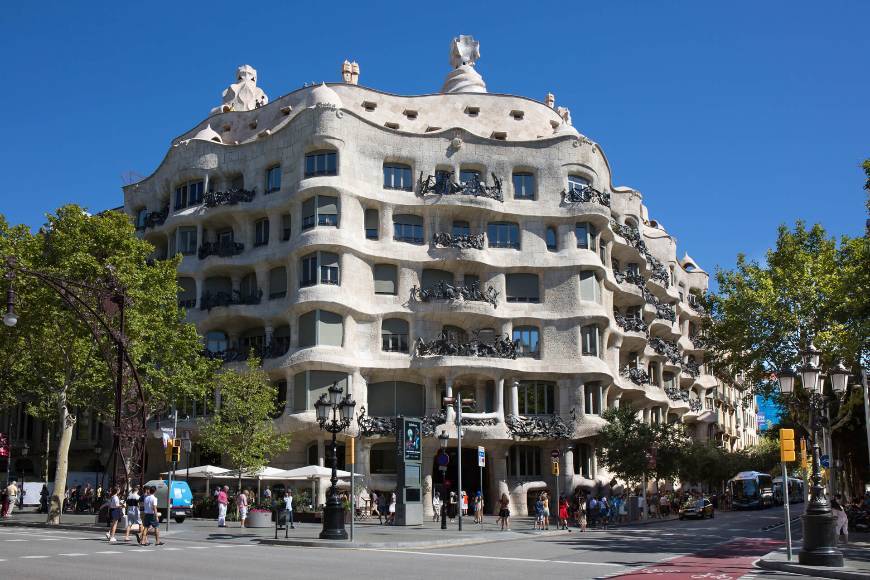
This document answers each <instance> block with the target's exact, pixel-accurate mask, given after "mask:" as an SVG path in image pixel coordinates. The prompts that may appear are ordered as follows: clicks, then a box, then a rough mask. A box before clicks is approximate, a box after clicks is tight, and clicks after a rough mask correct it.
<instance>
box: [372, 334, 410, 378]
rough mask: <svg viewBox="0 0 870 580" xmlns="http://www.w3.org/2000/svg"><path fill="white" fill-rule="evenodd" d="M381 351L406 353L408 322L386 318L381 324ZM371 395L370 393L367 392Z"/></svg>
mask: <svg viewBox="0 0 870 580" xmlns="http://www.w3.org/2000/svg"><path fill="white" fill-rule="evenodd" d="M381 350H383V351H385V352H408V321H407V320H402V319H401V318H387V319H386V320H384V321H383V322H382V323H381ZM369 394H371V391H370V392H369Z"/></svg>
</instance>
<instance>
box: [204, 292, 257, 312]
mask: <svg viewBox="0 0 870 580" xmlns="http://www.w3.org/2000/svg"><path fill="white" fill-rule="evenodd" d="M262 298H263V291H262V290H259V289H258V290H257V293H256V294H245V295H243V294H242V293H241V292H239V291H238V290H233V291H232V292H214V293H212V292H209V291H206V292H203V294H202V299H201V300H200V301H199V309H200V310H211V309H212V308H217V307H218V306H233V305H236V304H259V303H260V300H262Z"/></svg>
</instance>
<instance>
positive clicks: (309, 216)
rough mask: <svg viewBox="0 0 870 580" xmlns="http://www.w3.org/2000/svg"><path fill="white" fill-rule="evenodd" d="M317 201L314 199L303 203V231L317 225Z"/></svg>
mask: <svg viewBox="0 0 870 580" xmlns="http://www.w3.org/2000/svg"><path fill="white" fill-rule="evenodd" d="M316 203H317V199H316V198H314V197H312V198H311V199H306V200H305V201H303V202H302V229H303V230H307V229H308V228H313V227H314V224H315V207H316V205H315V204H316Z"/></svg>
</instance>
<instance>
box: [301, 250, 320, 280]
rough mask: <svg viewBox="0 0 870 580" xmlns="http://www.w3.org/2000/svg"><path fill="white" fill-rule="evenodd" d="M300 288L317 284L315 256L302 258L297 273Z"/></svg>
mask: <svg viewBox="0 0 870 580" xmlns="http://www.w3.org/2000/svg"><path fill="white" fill-rule="evenodd" d="M299 276H300V278H299V285H300V286H303V287H304V286H312V285H314V284H317V254H316V253H314V254H309V255H307V256H305V257H304V258H302V268H301V270H300V273H299Z"/></svg>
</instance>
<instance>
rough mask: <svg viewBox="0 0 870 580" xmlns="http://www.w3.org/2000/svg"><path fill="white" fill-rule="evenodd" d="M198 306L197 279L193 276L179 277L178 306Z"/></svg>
mask: <svg viewBox="0 0 870 580" xmlns="http://www.w3.org/2000/svg"><path fill="white" fill-rule="evenodd" d="M194 306H196V281H195V280H194V279H193V278H179V279H178V307H179V308H193V307H194Z"/></svg>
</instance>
